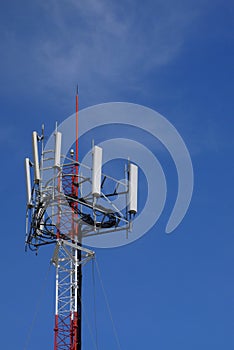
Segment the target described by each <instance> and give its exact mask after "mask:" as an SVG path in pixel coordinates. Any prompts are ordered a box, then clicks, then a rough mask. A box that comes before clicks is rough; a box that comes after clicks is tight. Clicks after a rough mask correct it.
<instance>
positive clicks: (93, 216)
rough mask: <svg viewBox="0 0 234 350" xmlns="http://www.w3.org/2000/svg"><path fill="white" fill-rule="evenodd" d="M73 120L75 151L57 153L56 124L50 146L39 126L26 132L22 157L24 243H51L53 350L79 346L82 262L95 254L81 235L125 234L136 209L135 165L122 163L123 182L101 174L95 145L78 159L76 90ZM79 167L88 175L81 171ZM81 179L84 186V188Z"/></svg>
mask: <svg viewBox="0 0 234 350" xmlns="http://www.w3.org/2000/svg"><path fill="white" fill-rule="evenodd" d="M75 120H76V122H75V124H76V125H75V130H76V141H75V150H73V149H70V152H69V154H64V153H63V146H62V145H63V143H62V133H61V132H60V131H59V127H58V128H57V127H56V129H55V132H54V146H53V147H52V149H48V148H46V147H45V145H44V127H42V135H38V133H37V132H36V131H34V132H33V134H32V146H33V161H31V160H30V159H29V158H26V159H25V171H26V187H27V217H26V221H27V225H26V227H27V232H26V248H28V247H29V248H30V249H31V250H35V251H37V250H38V249H39V247H41V246H44V245H48V244H54V245H55V248H54V253H53V257H52V263H53V264H54V265H55V267H56V291H55V327H54V350H81V348H82V345H81V340H82V332H81V330H82V303H81V301H82V266H83V265H84V264H85V263H87V262H88V261H89V260H91V259H93V258H94V256H95V253H94V252H93V251H92V250H90V249H89V248H87V247H85V246H84V244H83V242H84V240H85V238H86V237H91V236H96V235H101V234H109V233H111V232H116V233H117V232H118V231H122V230H126V233H127V234H128V231H129V230H131V219H132V217H133V215H135V214H136V212H137V182H138V180H137V178H138V168H137V166H136V165H134V164H132V163H128V164H127V165H126V167H125V170H124V173H125V180H126V181H119V180H116V179H113V178H112V177H109V176H108V175H104V174H103V173H102V148H101V147H99V146H93V148H92V167H91V168H89V167H88V166H86V165H84V164H82V163H80V162H79V157H78V155H79V144H78V92H77V94H76V118H75ZM82 167H84V168H85V169H86V173H87V171H88V173H89V175H87V174H86V176H83V175H82ZM32 173H33V179H31V177H32V176H31V175H32ZM84 184H85V186H86V187H87V186H89V187H90V191H88V192H87V191H86V193H84V191H83V186H84ZM105 188H107V190H106V189H105ZM117 196H124V197H125V200H126V207H125V208H124V209H118V207H117V206H116V205H115V204H114V203H113V199H115V198H116V197H117Z"/></svg>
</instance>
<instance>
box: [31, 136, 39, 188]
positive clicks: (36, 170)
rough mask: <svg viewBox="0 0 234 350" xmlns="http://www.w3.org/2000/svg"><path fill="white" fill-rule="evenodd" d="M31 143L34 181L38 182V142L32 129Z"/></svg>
mask: <svg viewBox="0 0 234 350" xmlns="http://www.w3.org/2000/svg"><path fill="white" fill-rule="evenodd" d="M32 144H33V160H34V181H35V183H39V181H40V168H39V155H38V143H37V132H36V131H33V134H32Z"/></svg>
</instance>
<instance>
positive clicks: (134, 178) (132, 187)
mask: <svg viewBox="0 0 234 350" xmlns="http://www.w3.org/2000/svg"><path fill="white" fill-rule="evenodd" d="M137 190H138V166H137V165H135V164H132V163H130V164H129V209H128V211H129V213H130V214H136V213H137Z"/></svg>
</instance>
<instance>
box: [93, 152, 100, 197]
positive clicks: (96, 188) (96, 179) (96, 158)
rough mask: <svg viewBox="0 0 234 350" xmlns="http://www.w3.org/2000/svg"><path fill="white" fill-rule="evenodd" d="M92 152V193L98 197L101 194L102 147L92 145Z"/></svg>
mask: <svg viewBox="0 0 234 350" xmlns="http://www.w3.org/2000/svg"><path fill="white" fill-rule="evenodd" d="M92 154H93V166H92V194H93V195H94V196H95V197H99V196H100V195H101V176H102V148H101V147H99V146H94V147H93V151H92Z"/></svg>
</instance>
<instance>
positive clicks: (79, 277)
mask: <svg viewBox="0 0 234 350" xmlns="http://www.w3.org/2000/svg"><path fill="white" fill-rule="evenodd" d="M78 111H79V95H78V85H77V89H76V179H77V180H76V181H77V184H78V173H79V166H78V162H79V116H78ZM78 196H79V187H78V186H76V197H77V198H78ZM77 206H78V204H77ZM77 209H78V208H77ZM76 237H77V239H78V244H80V245H81V244H82V242H81V234H80V232H79V224H78V223H77V224H76ZM76 254H77V260H78V262H79V261H81V250H78V251H77V250H76ZM76 279H77V281H76V282H77V287H78V288H77V295H76V304H77V315H76V317H75V318H76V322H75V325H74V326H75V333H76V335H75V344H77V345H76V347H75V349H74V350H81V323H82V317H81V312H82V310H81V289H82V268H81V264H79V266H77V276H76ZM76 323H77V324H76Z"/></svg>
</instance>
